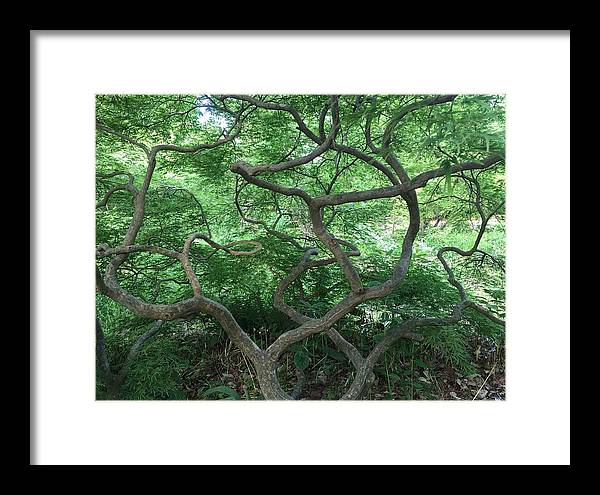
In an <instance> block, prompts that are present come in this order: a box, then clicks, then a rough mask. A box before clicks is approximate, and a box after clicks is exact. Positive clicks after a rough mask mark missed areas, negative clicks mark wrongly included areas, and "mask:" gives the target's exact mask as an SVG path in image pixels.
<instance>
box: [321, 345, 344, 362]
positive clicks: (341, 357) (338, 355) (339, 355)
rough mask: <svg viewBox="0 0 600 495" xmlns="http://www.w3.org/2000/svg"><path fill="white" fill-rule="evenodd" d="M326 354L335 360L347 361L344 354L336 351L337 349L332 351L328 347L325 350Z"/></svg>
mask: <svg viewBox="0 0 600 495" xmlns="http://www.w3.org/2000/svg"><path fill="white" fill-rule="evenodd" d="M325 354H327V355H328V356H331V357H332V358H333V359H337V360H338V361H346V356H345V355H344V354H343V353H341V352H339V351H336V350H335V349H332V348H331V347H327V348H326V349H325Z"/></svg>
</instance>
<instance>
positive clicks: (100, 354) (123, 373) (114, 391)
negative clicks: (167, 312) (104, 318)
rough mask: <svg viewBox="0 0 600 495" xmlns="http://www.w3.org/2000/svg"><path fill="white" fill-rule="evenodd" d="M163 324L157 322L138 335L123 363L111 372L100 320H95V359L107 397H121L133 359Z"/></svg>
mask: <svg viewBox="0 0 600 495" xmlns="http://www.w3.org/2000/svg"><path fill="white" fill-rule="evenodd" d="M162 326H163V322H162V321H161V320H157V321H156V322H155V323H154V325H152V328H150V330H148V331H147V332H145V333H143V334H142V335H140V336H139V337H138V338H137V339H136V341H135V342H134V343H133V345H132V346H131V348H130V349H129V352H128V353H127V357H126V358H125V361H124V362H123V364H122V365H121V367H120V368H119V370H118V371H117V372H113V371H112V369H111V366H110V364H109V359H108V355H107V353H106V347H105V339H104V331H103V330H102V326H101V325H100V320H99V319H98V318H96V357H97V358H98V362H99V363H100V369H101V370H102V372H103V373H104V378H105V380H106V385H107V395H108V397H109V398H110V399H118V398H120V395H121V387H122V386H123V383H124V382H125V379H126V378H127V375H128V373H129V370H130V368H131V365H132V364H133V362H134V361H135V358H136V357H137V355H138V354H139V352H140V350H141V348H142V347H143V346H144V344H145V343H146V342H147V341H148V340H150V339H152V338H153V337H154V336H156V334H157V333H158V332H159V331H160V330H161V328H162Z"/></svg>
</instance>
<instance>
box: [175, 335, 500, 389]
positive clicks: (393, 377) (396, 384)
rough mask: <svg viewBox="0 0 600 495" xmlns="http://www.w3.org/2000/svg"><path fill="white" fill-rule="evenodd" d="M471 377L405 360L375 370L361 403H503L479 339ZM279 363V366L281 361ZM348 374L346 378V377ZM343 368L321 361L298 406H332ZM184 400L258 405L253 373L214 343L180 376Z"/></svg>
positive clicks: (288, 382)
mask: <svg viewBox="0 0 600 495" xmlns="http://www.w3.org/2000/svg"><path fill="white" fill-rule="evenodd" d="M468 351H469V354H470V355H471V356H472V358H473V359H472V365H473V370H474V373H471V374H469V375H465V374H463V373H461V372H459V371H457V370H456V369H454V367H452V366H451V365H449V364H447V363H445V362H444V361H443V360H442V359H441V358H436V357H433V358H430V359H429V360H428V362H427V367H426V368H424V367H422V366H415V363H414V362H413V361H412V360H410V359H406V360H405V361H404V362H400V363H397V364H396V365H395V366H394V367H393V368H388V366H387V364H384V365H383V366H381V367H378V368H376V370H375V372H376V373H375V376H376V379H375V383H374V385H373V386H372V387H371V390H370V391H369V393H368V395H367V396H365V397H364V399H367V400H368V399H370V400H504V399H505V362H504V352H503V351H498V350H497V349H496V348H495V347H494V346H490V345H489V341H487V340H486V339H485V338H481V337H474V338H473V339H471V341H470V342H469V343H468ZM284 361H285V360H284ZM349 373H350V375H349ZM351 373H352V372H351V370H350V368H349V367H348V364H347V363H340V362H338V361H335V360H332V359H330V358H328V357H327V356H324V357H323V358H322V359H320V360H318V361H317V362H316V363H315V364H314V365H313V366H312V367H308V368H307V370H306V371H305V376H306V384H305V386H304V389H303V392H302V395H301V397H300V399H301V400H335V399H338V398H339V397H340V396H341V395H342V394H343V392H344V390H345V389H346V388H347V386H348V385H349V383H350V379H351ZM279 377H280V381H281V384H282V387H283V388H284V389H285V390H287V391H288V392H289V391H290V390H291V389H292V388H293V386H294V383H295V373H294V369H293V366H291V359H289V360H288V363H287V365H286V363H285V362H284V363H283V364H282V367H281V369H280V374H279ZM181 380H182V382H183V389H184V391H185V394H186V396H187V399H188V400H206V399H224V398H226V399H241V400H244V399H246V400H261V399H263V397H262V394H261V393H260V390H259V388H258V382H257V380H256V376H255V373H254V370H253V369H252V368H251V365H250V364H249V362H248V361H247V360H246V359H245V358H244V356H243V355H242V354H241V352H240V351H239V350H238V349H237V348H235V347H234V346H232V345H231V344H230V343H220V344H219V345H217V346H215V347H214V348H213V349H212V350H211V352H210V353H209V354H207V355H205V357H203V358H202V360H201V361H200V362H198V363H196V364H195V365H194V366H192V367H190V368H187V369H186V370H184V372H183V373H182V375H181Z"/></svg>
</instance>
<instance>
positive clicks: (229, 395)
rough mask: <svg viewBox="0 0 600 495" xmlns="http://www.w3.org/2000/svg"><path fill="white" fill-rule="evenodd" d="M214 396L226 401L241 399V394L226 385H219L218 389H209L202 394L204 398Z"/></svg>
mask: <svg viewBox="0 0 600 495" xmlns="http://www.w3.org/2000/svg"><path fill="white" fill-rule="evenodd" d="M213 395H216V396H219V397H221V398H223V399H226V400H236V399H239V398H240V394H238V393H237V392H236V391H235V390H233V389H232V388H231V387H227V386H226V385H219V386H218V387H212V388H209V389H208V390H206V391H205V392H204V393H203V394H202V397H209V396H213Z"/></svg>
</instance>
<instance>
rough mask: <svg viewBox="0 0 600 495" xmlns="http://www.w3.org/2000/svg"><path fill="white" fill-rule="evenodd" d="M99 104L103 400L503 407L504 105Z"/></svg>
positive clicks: (265, 98)
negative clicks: (420, 403) (480, 403)
mask: <svg viewBox="0 0 600 495" xmlns="http://www.w3.org/2000/svg"><path fill="white" fill-rule="evenodd" d="M95 104H96V108H95V118H96V246H95V250H96V322H95V325H96V399H97V400H376V401H377V400H397V401H401V400H404V401H424V400H449V401H452V400H486V401H490V400H491V401H494V400H500V401H502V400H505V396H506V394H507V391H506V390H505V380H504V369H505V355H506V353H507V351H506V347H505V328H504V317H505V276H504V275H505V246H506V236H505V230H506V218H505V208H504V206H505V173H504V170H505V159H504V147H505V145H504V143H505V132H504V130H505V96H504V95H502V94H356V95H354V94H252V95H230V94H97V95H96V100H95ZM509 222H510V220H509ZM508 352H510V351H508ZM508 393H510V392H508Z"/></svg>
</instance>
